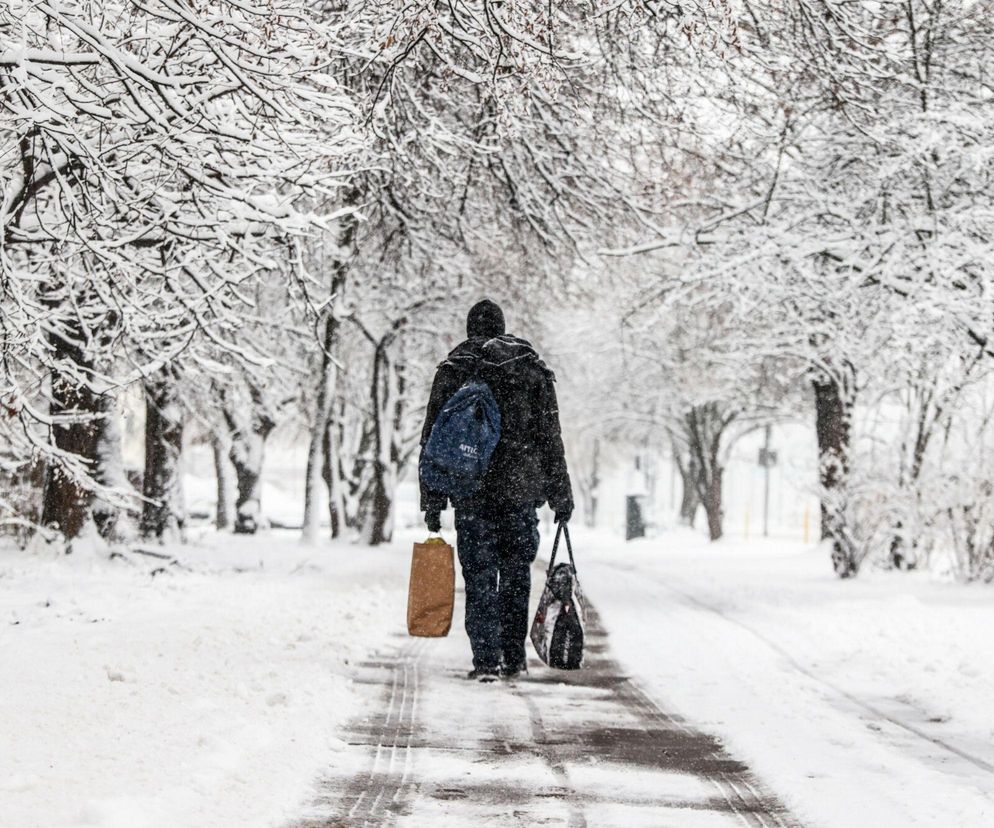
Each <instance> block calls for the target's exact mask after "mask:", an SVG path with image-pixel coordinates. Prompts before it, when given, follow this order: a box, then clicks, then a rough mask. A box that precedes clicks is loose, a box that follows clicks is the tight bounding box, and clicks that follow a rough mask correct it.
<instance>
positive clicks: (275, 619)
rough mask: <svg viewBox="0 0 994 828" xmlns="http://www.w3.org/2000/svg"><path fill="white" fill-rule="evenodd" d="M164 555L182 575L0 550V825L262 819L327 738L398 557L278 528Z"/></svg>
mask: <svg viewBox="0 0 994 828" xmlns="http://www.w3.org/2000/svg"><path fill="white" fill-rule="evenodd" d="M219 543H220V548H218V544H219ZM175 551H176V552H177V554H178V555H180V556H181V558H182V560H183V561H184V562H185V563H186V564H188V565H189V566H190V567H191V568H192V569H193V571H192V572H187V571H168V572H166V573H162V574H159V575H156V576H155V577H151V576H150V575H149V571H150V570H151V569H153V568H154V567H155V566H157V565H158V564H159V562H158V561H155V560H154V559H148V561H147V562H146V560H144V559H142V560H139V562H138V565H136V566H132V565H129V564H126V563H124V562H122V561H110V562H108V561H101V560H97V559H95V558H93V557H91V556H89V555H83V556H78V555H75V556H70V557H69V558H63V559H61V560H53V559H51V558H50V557H48V556H40V557H30V556H28V555H25V554H21V553H16V552H13V551H12V550H8V549H6V548H4V549H3V550H2V553H0V664H2V668H0V733H2V734H3V735H2V737H0V743H2V745H0V814H2V816H0V824H2V825H4V826H9V827H10V828H29V827H30V826H39V828H40V827H41V826H45V827H46V828H59V827H61V826H106V828H144V827H145V826H148V828H185V827H186V826H188V827H189V828H206V827H207V826H253V825H259V826H262V825H276V824H280V823H281V822H282V821H284V820H285V819H286V818H287V817H288V816H290V815H292V814H293V813H295V812H296V808H297V807H298V805H299V802H300V801H301V800H302V799H303V798H304V797H305V796H306V793H307V791H308V789H309V786H310V783H311V781H312V778H313V776H314V774H315V773H316V771H317V769H318V768H320V767H321V766H322V765H323V764H325V763H326V762H327V761H328V756H329V753H330V752H333V751H335V750H337V749H340V747H341V744H340V743H339V742H337V740H336V737H335V730H336V727H337V725H339V724H340V723H341V722H342V721H344V720H345V719H346V718H347V717H348V715H349V713H350V711H351V709H352V706H353V703H354V701H355V689H354V687H353V686H352V683H351V678H352V674H353V667H352V665H353V663H354V662H355V661H357V660H360V659H361V658H363V657H364V656H365V655H366V653H367V652H368V650H369V649H370V648H371V647H373V646H375V645H376V643H378V642H379V641H380V640H381V639H383V638H384V637H385V636H386V635H387V631H388V630H390V629H393V628H395V627H396V626H397V624H398V622H399V621H402V618H403V606H402V605H401V607H400V608H399V609H398V607H397V600H398V599H397V595H398V594H399V593H400V592H401V591H402V590H403V589H404V588H406V587H405V582H406V567H407V560H406V557H404V556H398V555H397V550H396V549H383V550H375V551H374V550H369V549H359V548H356V547H353V546H350V545H341V546H334V547H332V546H328V545H325V546H324V547H323V548H321V549H320V550H316V549H307V548H304V547H302V546H301V545H300V544H299V543H298V541H297V536H296V535H295V534H292V533H291V534H287V535H285V536H281V535H279V534H272V535H266V536H260V537H257V538H251V539H244V538H232V537H224V538H221V539H220V541H219V540H218V539H217V538H216V537H215V536H212V535H209V536H207V538H205V539H204V545H195V546H192V547H184V548H182V549H177V550H175ZM170 569H174V568H170Z"/></svg>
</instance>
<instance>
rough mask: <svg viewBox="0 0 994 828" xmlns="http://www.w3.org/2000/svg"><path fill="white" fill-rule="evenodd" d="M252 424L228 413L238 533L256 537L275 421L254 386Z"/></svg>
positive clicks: (250, 420)
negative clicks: (265, 461)
mask: <svg viewBox="0 0 994 828" xmlns="http://www.w3.org/2000/svg"><path fill="white" fill-rule="evenodd" d="M250 392H251V396H252V411H251V414H250V415H249V418H248V419H249V421H248V422H247V423H245V424H242V425H240V424H239V423H238V420H237V418H236V417H235V416H234V414H233V412H231V411H230V410H227V409H226V410H225V417H226V419H227V420H228V425H229V427H230V428H231V452H230V457H231V462H232V463H233V464H234V466H235V476H236V480H237V482H238V497H237V499H236V501H235V534H236V535H254V534H255V533H256V531H258V529H259V524H260V522H261V517H262V513H261V509H262V461H263V457H264V454H265V447H266V440H267V439H268V437H269V435H270V433H271V432H272V430H273V429H274V428H275V427H276V421H275V420H274V419H273V418H272V417H271V416H270V415H269V413H268V412H267V411H266V410H265V409H264V407H263V400H262V394H261V392H260V391H259V390H258V389H257V388H255V387H252V388H251V389H250Z"/></svg>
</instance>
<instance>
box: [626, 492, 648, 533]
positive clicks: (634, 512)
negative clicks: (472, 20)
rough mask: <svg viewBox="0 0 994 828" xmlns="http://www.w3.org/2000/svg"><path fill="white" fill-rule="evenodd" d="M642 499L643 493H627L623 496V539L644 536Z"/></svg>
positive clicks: (643, 497) (643, 498)
mask: <svg viewBox="0 0 994 828" xmlns="http://www.w3.org/2000/svg"><path fill="white" fill-rule="evenodd" d="M644 500H645V495H628V497H626V498H625V540H632V539H633V538H644V537H645V517H644V515H643V510H642V502H643V501H644Z"/></svg>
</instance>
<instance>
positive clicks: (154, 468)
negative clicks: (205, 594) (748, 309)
mask: <svg viewBox="0 0 994 828" xmlns="http://www.w3.org/2000/svg"><path fill="white" fill-rule="evenodd" d="M182 452H183V411H182V408H181V406H180V400H179V386H178V384H177V381H176V376H175V374H174V373H173V372H172V371H170V370H169V369H164V370H162V371H160V372H159V373H158V374H157V375H156V376H154V377H151V378H149V379H147V380H145V474H144V476H143V478H142V494H143V495H144V496H145V498H146V500H145V502H144V504H143V505H142V517H141V533H142V535H143V536H144V537H146V538H154V539H156V540H159V541H162V540H167V539H172V538H178V537H179V535H180V533H181V531H182V528H183V506H182V481H181V480H180V468H179V461H180V455H181V454H182Z"/></svg>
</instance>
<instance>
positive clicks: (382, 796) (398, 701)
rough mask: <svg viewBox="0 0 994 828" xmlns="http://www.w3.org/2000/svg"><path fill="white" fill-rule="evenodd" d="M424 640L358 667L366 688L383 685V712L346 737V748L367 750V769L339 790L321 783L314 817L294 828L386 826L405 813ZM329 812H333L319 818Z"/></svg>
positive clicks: (411, 790) (411, 789) (412, 786)
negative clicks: (369, 675)
mask: <svg viewBox="0 0 994 828" xmlns="http://www.w3.org/2000/svg"><path fill="white" fill-rule="evenodd" d="M425 650H426V644H425V641H424V639H415V640H413V641H411V642H410V643H409V644H408V645H407V646H405V647H404V648H403V649H402V650H401V651H400V652H399V653H398V654H397V655H396V656H393V657H390V656H385V657H381V658H378V659H372V660H370V661H367V662H365V663H364V664H363V665H362V666H363V667H364V668H365V669H366V670H367V671H371V672H372V673H373V678H372V679H366V680H365V683H368V684H369V685H370V686H375V685H376V684H382V683H384V676H383V673H384V672H386V673H387V677H386V681H385V683H386V687H387V690H386V693H385V699H384V702H383V712H382V713H380V714H377V715H374V716H372V717H370V718H369V719H366V720H364V721H363V722H361V723H357V724H356V725H354V726H353V727H352V730H351V734H350V737H351V738H350V742H349V743H350V744H351V745H364V746H368V747H370V748H372V758H371V763H370V766H369V768H368V769H366V770H365V771H363V772H360V773H358V774H356V775H355V776H354V777H353V778H351V779H350V780H348V781H347V783H346V784H345V785H344V789H342V785H341V784H340V782H339V780H337V779H324V780H320V782H319V788H323V789H325V790H326V793H325V794H324V795H323V796H321V797H320V798H319V799H318V800H317V801H316V803H315V805H316V810H317V811H318V812H319V815H316V816H313V817H309V818H306V819H303V820H299V821H297V822H294V823H293V828H360V826H379V825H384V824H388V823H389V822H391V821H392V819H393V818H394V817H395V816H397V815H398V814H401V813H403V812H404V810H405V807H406V804H407V801H408V799H409V798H410V797H412V796H413V795H414V794H415V792H416V788H417V783H416V782H414V781H413V780H412V774H411V770H412V762H413V757H412V750H411V747H412V741H413V738H414V733H415V729H416V727H417V712H418V697H419V694H420V690H421V683H422V682H421V672H420V662H421V660H422V658H423V656H424V653H425ZM326 809H330V810H331V811H332V813H330V814H327V815H325V814H324V813H321V812H323V811H325V810H326Z"/></svg>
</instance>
